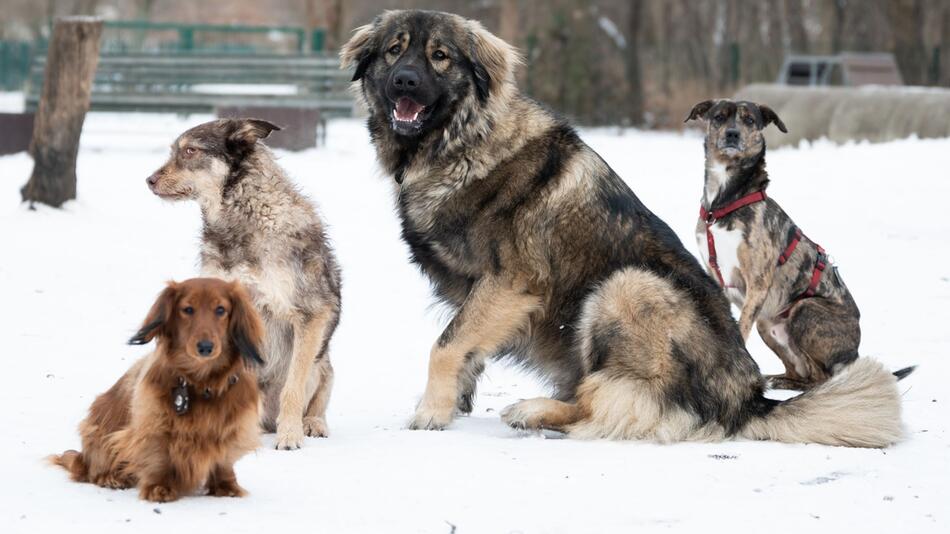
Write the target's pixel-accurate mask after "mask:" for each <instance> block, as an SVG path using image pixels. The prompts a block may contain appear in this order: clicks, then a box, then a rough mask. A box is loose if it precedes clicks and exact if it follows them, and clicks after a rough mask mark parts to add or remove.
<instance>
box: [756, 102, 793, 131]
mask: <svg viewBox="0 0 950 534" xmlns="http://www.w3.org/2000/svg"><path fill="white" fill-rule="evenodd" d="M759 112H760V113H762V122H763V124H762V127H763V128H765V127H766V126H768V125H769V123H773V124H775V126H776V127H777V128H778V129H779V131H781V132H782V133H788V129H786V128H785V123H784V122H782V119H780V118H778V114H777V113H775V112H774V111H772V108H770V107H768V106H759Z"/></svg>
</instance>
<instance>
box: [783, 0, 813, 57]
mask: <svg viewBox="0 0 950 534" xmlns="http://www.w3.org/2000/svg"><path fill="white" fill-rule="evenodd" d="M785 20H786V21H787V23H788V36H789V38H790V40H791V46H792V51H793V52H797V53H799V54H805V53H808V33H807V32H806V31H805V16H804V14H803V11H802V0H785Z"/></svg>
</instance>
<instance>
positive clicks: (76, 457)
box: [47, 450, 87, 482]
mask: <svg viewBox="0 0 950 534" xmlns="http://www.w3.org/2000/svg"><path fill="white" fill-rule="evenodd" d="M47 460H49V462H50V463H51V464H53V465H58V466H60V467H62V468H63V469H65V470H66V471H69V476H70V478H72V479H73V480H75V481H77V482H85V481H86V473H87V470H86V462H84V461H83V459H82V453H81V452H79V451H74V450H68V451H66V452H64V453H63V454H54V455H52V456H50V457H48V458H47Z"/></svg>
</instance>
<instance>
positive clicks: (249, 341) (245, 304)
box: [228, 282, 264, 366]
mask: <svg viewBox="0 0 950 534" xmlns="http://www.w3.org/2000/svg"><path fill="white" fill-rule="evenodd" d="M228 335H229V336H230V337H231V343H233V344H234V347H235V348H237V350H238V352H239V353H240V354H241V357H242V358H244V362H245V363H246V364H247V365H249V366H250V365H264V360H263V359H262V358H261V353H260V349H259V348H258V347H260V346H261V341H262V340H263V338H264V325H263V324H262V323H261V318H260V316H258V315H257V310H255V309H254V304H253V303H252V302H251V299H250V298H249V297H248V296H247V292H246V291H244V287H242V286H241V284H239V283H237V282H234V283H232V284H231V322H230V323H229V324H228Z"/></svg>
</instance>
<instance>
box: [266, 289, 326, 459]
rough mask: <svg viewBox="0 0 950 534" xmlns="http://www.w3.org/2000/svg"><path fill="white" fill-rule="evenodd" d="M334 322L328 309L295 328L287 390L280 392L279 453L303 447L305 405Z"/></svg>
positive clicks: (285, 388) (278, 416)
mask: <svg viewBox="0 0 950 534" xmlns="http://www.w3.org/2000/svg"><path fill="white" fill-rule="evenodd" d="M331 319H332V311H331V310H330V309H329V308H324V309H322V310H320V311H319V312H318V313H317V314H316V315H314V316H313V317H312V318H311V319H310V320H309V321H307V322H306V323H302V324H295V325H294V352H293V357H292V359H291V361H290V368H289V369H288V372H287V379H286V381H285V382H284V387H283V388H282V389H281V391H280V409H279V411H278V413H277V443H276V445H275V448H277V449H284V450H291V449H299V448H300V447H301V445H303V437H304V428H303V414H304V407H305V406H304V403H308V402H309V400H310V399H308V398H307V397H306V395H307V385H308V383H309V382H310V379H311V376H312V373H313V367H314V365H315V362H314V360H315V359H316V358H317V355H319V354H320V352H321V351H322V350H324V349H323V347H324V345H325V339H326V336H327V330H328V327H330V326H331V324H332V321H331ZM318 389H319V388H318Z"/></svg>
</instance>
